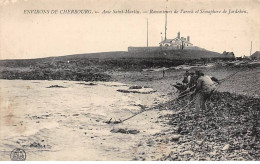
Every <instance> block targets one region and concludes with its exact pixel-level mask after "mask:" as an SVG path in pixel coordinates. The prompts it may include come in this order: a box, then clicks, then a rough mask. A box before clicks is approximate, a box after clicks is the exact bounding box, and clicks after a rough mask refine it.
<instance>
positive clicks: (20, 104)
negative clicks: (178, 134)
mask: <svg viewBox="0 0 260 164" xmlns="http://www.w3.org/2000/svg"><path fill="white" fill-rule="evenodd" d="M0 84H1V95H2V97H1V102H2V103H1V125H0V127H1V129H0V137H1V138H0V140H1V146H0V160H10V158H9V155H10V152H11V151H12V150H13V149H15V148H23V149H24V150H25V151H26V152H27V160H133V154H135V151H136V147H137V145H138V144H139V142H140V140H142V138H147V137H149V136H150V135H152V134H155V133H157V132H160V131H161V130H162V127H161V126H160V125H159V124H155V123H154V122H156V120H157V119H158V118H157V117H155V116H158V113H159V111H156V110H155V111H150V112H146V113H145V114H142V115H139V116H136V117H135V118H133V119H131V120H129V121H126V122H124V123H123V124H117V125H112V124H106V123H104V122H105V121H107V120H109V119H110V118H112V119H113V120H118V119H123V118H126V117H128V116H131V115H132V114H133V113H135V112H138V111H140V110H141V106H144V107H147V108H149V107H152V106H154V105H156V104H159V103H162V102H165V101H167V99H166V98H165V97H162V96H161V95H160V93H158V92H154V93H151V94H140V93H139V94H138V93H121V92H118V91H117V90H118V89H128V88H129V85H126V84H122V83H116V82H97V83H94V84H96V85H91V84H90V83H86V82H76V81H23V80H1V81H0ZM55 85H58V86H63V87H64V88H55V87H54V88H47V87H49V86H55ZM117 128H122V129H124V128H127V129H134V130H138V131H140V132H139V133H138V134H122V133H112V132H110V131H111V130H112V129H117Z"/></svg>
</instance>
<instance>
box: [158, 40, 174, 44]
mask: <svg viewBox="0 0 260 164" xmlns="http://www.w3.org/2000/svg"><path fill="white" fill-rule="evenodd" d="M172 41H173V39H165V40H163V41H161V42H160V44H161V43H171V42H172Z"/></svg>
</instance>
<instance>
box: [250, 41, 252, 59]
mask: <svg viewBox="0 0 260 164" xmlns="http://www.w3.org/2000/svg"><path fill="white" fill-rule="evenodd" d="M251 55H252V41H251V48H250V56H251Z"/></svg>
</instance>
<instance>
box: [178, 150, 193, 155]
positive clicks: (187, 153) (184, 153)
mask: <svg viewBox="0 0 260 164" xmlns="http://www.w3.org/2000/svg"><path fill="white" fill-rule="evenodd" d="M193 154H194V152H193V151H190V150H188V151H184V152H182V153H181V155H193Z"/></svg>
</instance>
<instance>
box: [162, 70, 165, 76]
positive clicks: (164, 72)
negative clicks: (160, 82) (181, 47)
mask: <svg viewBox="0 0 260 164" xmlns="http://www.w3.org/2000/svg"><path fill="white" fill-rule="evenodd" d="M162 73H163V77H164V75H165V71H164V69H163V70H162Z"/></svg>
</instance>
